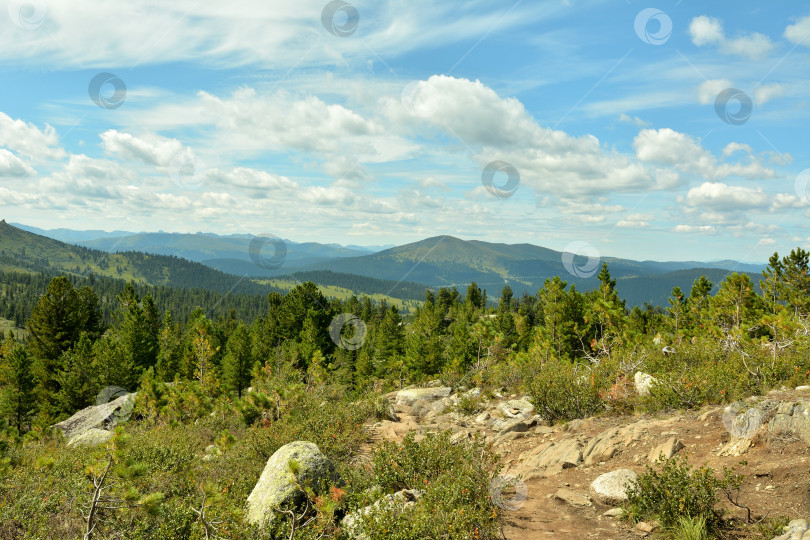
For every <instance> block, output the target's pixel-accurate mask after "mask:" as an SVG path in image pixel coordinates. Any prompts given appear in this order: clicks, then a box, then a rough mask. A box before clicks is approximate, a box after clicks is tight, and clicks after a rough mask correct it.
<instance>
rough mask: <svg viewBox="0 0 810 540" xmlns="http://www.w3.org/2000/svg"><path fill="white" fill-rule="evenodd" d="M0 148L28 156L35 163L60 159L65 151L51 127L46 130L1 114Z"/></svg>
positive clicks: (46, 127) (47, 126)
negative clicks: (3, 147)
mask: <svg viewBox="0 0 810 540" xmlns="http://www.w3.org/2000/svg"><path fill="white" fill-rule="evenodd" d="M0 146H5V147H6V148H8V149H10V150H13V151H14V152H16V153H18V154H22V155H24V156H27V157H29V158H31V159H33V160H34V161H43V160H46V159H59V158H63V157H65V151H64V150H63V149H62V148H60V147H59V136H58V135H57V133H56V130H55V129H54V128H52V127H51V126H49V125H46V126H45V129H44V130H41V129H39V128H38V127H36V126H35V125H33V124H28V123H26V122H24V121H22V120H19V119H18V120H14V119H12V118H11V117H10V116H8V115H7V114H5V113H2V112H0Z"/></svg>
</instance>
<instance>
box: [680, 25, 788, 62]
mask: <svg viewBox="0 0 810 540" xmlns="http://www.w3.org/2000/svg"><path fill="white" fill-rule="evenodd" d="M689 35H690V36H691V38H692V43H694V44H695V45H697V46H698V47H702V46H704V45H716V46H718V48H719V49H720V52H722V53H723V54H733V55H737V56H742V57H744V58H750V59H752V60H760V59H762V58H765V57H766V56H768V53H770V52H771V50H772V49H773V48H774V44H773V42H771V40H770V38H769V37H768V36H765V35H763V34H760V33H758V32H754V33H753V34H747V35H741V36H739V37H736V38H732V39H729V38H727V37H726V35H725V32H724V31H723V24H722V23H721V22H720V21H719V20H718V19H715V18H714V17H708V16H706V15H700V16H698V17H695V18H693V19H692V21H691V22H690V23H689Z"/></svg>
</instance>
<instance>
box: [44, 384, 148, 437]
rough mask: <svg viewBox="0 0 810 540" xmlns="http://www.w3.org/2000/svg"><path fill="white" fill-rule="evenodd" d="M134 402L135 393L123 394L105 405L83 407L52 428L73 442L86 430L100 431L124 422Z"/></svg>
mask: <svg viewBox="0 0 810 540" xmlns="http://www.w3.org/2000/svg"><path fill="white" fill-rule="evenodd" d="M111 397H115V396H111ZM134 401H135V393H131V394H123V395H120V396H119V397H115V399H113V400H111V401H108V402H106V403H101V404H99V405H92V406H90V407H85V408H84V409H82V410H80V411H78V412H76V414H74V415H73V416H71V417H70V418H68V419H67V420H62V421H61V422H59V423H58V424H54V425H53V426H52V427H55V428H59V429H60V430H62V432H63V433H64V434H65V437H66V438H67V439H68V440H73V439H74V438H76V437H78V436H79V435H81V434H82V433H84V432H86V431H88V430H91V429H102V428H104V427H106V426H112V425H115V424H117V423H119V422H121V421H124V420H126V419H127V418H129V414H130V413H131V412H132V406H133V403H134Z"/></svg>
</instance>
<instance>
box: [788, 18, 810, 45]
mask: <svg viewBox="0 0 810 540" xmlns="http://www.w3.org/2000/svg"><path fill="white" fill-rule="evenodd" d="M785 38H787V39H788V41H791V42H793V43H798V44H800V45H805V46H807V47H810V16H807V17H802V18H801V19H799V20H798V21H796V23H795V24H791V25H790V26H788V27H787V28H785Z"/></svg>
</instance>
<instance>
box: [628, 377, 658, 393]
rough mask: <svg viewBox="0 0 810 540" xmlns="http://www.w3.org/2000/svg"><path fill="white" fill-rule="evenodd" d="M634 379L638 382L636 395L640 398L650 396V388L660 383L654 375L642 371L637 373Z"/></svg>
mask: <svg viewBox="0 0 810 540" xmlns="http://www.w3.org/2000/svg"><path fill="white" fill-rule="evenodd" d="M634 379H635V382H636V393H637V394H638V395H640V396H646V395H648V394H649V393H650V388H652V387H653V385H654V384H655V383H657V382H658V379H656V378H655V377H653V376H652V375H648V374H646V373H642V372H641V371H636V375H635V377H634Z"/></svg>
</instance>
